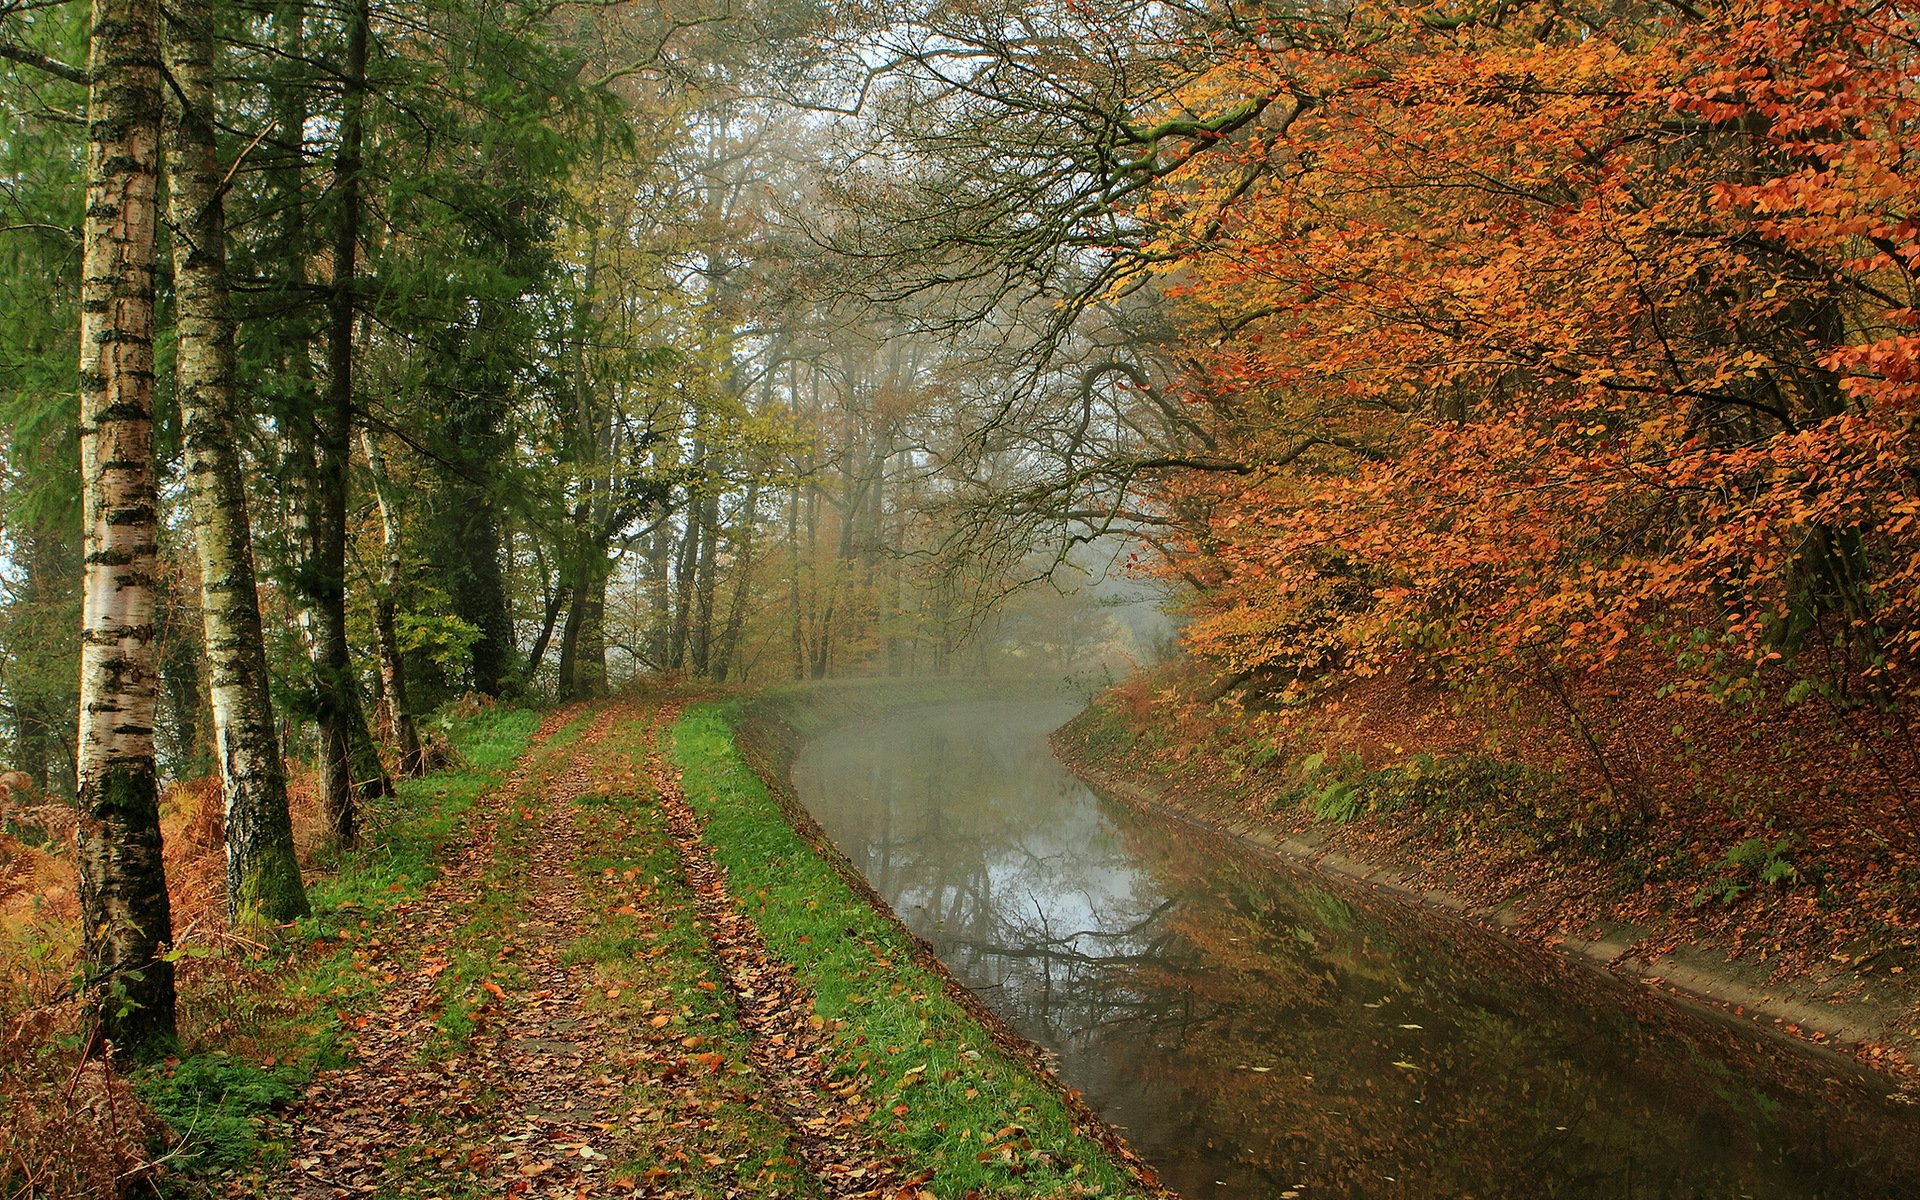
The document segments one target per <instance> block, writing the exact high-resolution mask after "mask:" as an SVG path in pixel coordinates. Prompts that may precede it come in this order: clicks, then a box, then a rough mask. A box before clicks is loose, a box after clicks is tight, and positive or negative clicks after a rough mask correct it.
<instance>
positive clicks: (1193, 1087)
mask: <svg viewBox="0 0 1920 1200" xmlns="http://www.w3.org/2000/svg"><path fill="white" fill-rule="evenodd" d="M1073 707H1074V706H1073V704H1072V703H1071V702H1069V701H1064V700H1060V701H1044V700H1043V701H1033V702H1019V703H1007V704H992V703H978V702H969V703H956V704H952V705H946V706H941V707H937V708H930V709H924V710H919V711H915V712H911V713H907V714H903V715H900V716H897V717H893V718H889V719H885V720H881V721H876V722H870V723H866V724H862V725H858V726H854V727H850V728H844V729H840V730H837V731H834V732H830V733H828V734H827V735H825V736H823V737H821V738H819V739H818V740H816V741H815V742H814V743H812V744H811V745H810V746H808V747H807V748H806V749H805V750H804V751H803V753H802V754H801V755H800V758H799V760H798V761H797V762H796V764H795V766H794V769H793V779H794V783H795V786H796V790H797V792H798V794H799V797H800V799H801V801H802V802H803V803H804V804H805V805H806V806H807V807H808V808H809V810H810V811H812V813H813V814H814V815H815V817H817V818H818V819H819V820H820V822H821V823H822V825H823V826H824V827H825V828H826V829H827V831H828V833H829V834H830V835H831V836H832V837H833V838H834V839H835V841H836V842H837V843H838V844H839V846H840V848H841V849H842V850H843V851H844V852H845V853H846V854H847V855H848V856H849V857H850V858H851V859H852V860H853V862H854V863H855V864H856V865H857V866H858V867H859V868H860V869H861V870H862V871H863V872H864V873H865V874H866V876H867V878H868V879H869V880H870V881H871V882H872V883H873V885H874V886H875V887H876V889H878V890H879V892H880V893H881V894H882V895H883V896H885V897H886V898H887V899H888V901H889V902H890V903H891V904H892V905H893V906H894V908H895V911H896V912H898V913H899V915H900V916H901V918H902V919H903V920H904V921H905V922H906V923H907V925H908V926H909V927H910V928H912V929H913V930H914V932H916V933H917V934H919V935H920V936H921V937H924V938H926V939H927V940H928V941H929V942H930V943H931V944H932V945H933V947H934V948H935V950H936V952H937V953H938V954H939V955H940V957H941V958H942V959H943V960H944V961H945V962H946V963H947V964H948V965H949V966H950V967H951V968H952V969H953V971H954V973H955V974H956V975H957V976H958V977H959V978H960V979H961V980H962V981H964V982H965V983H966V984H967V985H968V986H969V987H971V988H973V989H974V990H975V991H977V992H978V993H979V994H980V995H981V996H982V997H984V998H985V999H986V1000H987V1001H988V1002H989V1003H990V1004H991V1005H993V1007H994V1008H995V1009H996V1010H997V1011H999V1012H1000V1013H1001V1015H1002V1016H1004V1017H1005V1018H1006V1019H1007V1020H1008V1021H1009V1022H1010V1023H1011V1024H1012V1025H1013V1026H1014V1027H1015V1028H1016V1029H1018V1030H1019V1031H1020V1032H1021V1033H1023V1034H1024V1035H1026V1036H1027V1037H1029V1038H1031V1039H1033V1040H1034V1041H1036V1042H1038V1043H1040V1044H1041V1045H1043V1046H1045V1047H1047V1048H1048V1049H1049V1050H1051V1051H1052V1052H1054V1053H1055V1054H1056V1055H1058V1058H1059V1073H1060V1075H1061V1077H1062V1078H1063V1079H1064V1080H1065V1082H1066V1083H1067V1084H1068V1085H1069V1086H1072V1087H1076V1088H1079V1089H1081V1090H1082V1091H1084V1092H1085V1093H1086V1096H1087V1099H1088V1100H1089V1102H1090V1103H1092V1104H1093V1106H1094V1107H1095V1108H1097V1109H1098V1110H1099V1111H1101V1112H1102V1113H1104V1114H1105V1115H1106V1116H1107V1117H1108V1118H1109V1119H1111V1120H1113V1121H1114V1122H1115V1123H1116V1124H1118V1125H1120V1126H1121V1127H1122V1128H1124V1129H1125V1130H1126V1131H1127V1134H1128V1136H1129V1137H1130V1139H1131V1140H1132V1141H1133V1143H1134V1145H1135V1146H1136V1147H1137V1148H1138V1149H1139V1150H1140V1151H1141V1153H1142V1154H1144V1155H1145V1156H1146V1157H1147V1159H1148V1160H1149V1161H1151V1162H1153V1163H1154V1164H1155V1165H1156V1167H1157V1168H1158V1169H1159V1170H1160V1171H1161V1173H1162V1175H1163V1177H1164V1178H1165V1180H1166V1182H1168V1183H1169V1184H1170V1185H1172V1186H1173V1187H1174V1188H1176V1189H1177V1190H1178V1191H1180V1192H1181V1193H1182V1194H1183V1195H1186V1196H1190V1197H1199V1196H1215V1195H1217V1196H1249V1197H1265V1196H1276V1197H1278V1196H1287V1195H1291V1194H1295V1193H1297V1194H1298V1195H1300V1196H1305V1197H1315V1196H1343V1197H1376V1196H1409V1197H1432V1198H1435V1200H1438V1198H1440V1197H1462V1196H1477V1197H1513V1198H1515V1200H1520V1198H1522V1197H1527V1198H1531V1197H1594V1198H1602V1197H1606V1198H1612V1197H1619V1198H1623V1200H1624V1198H1627V1197H1642V1198H1650V1197H1670V1198H1675V1200H1678V1198H1682V1197H1688V1198H1693V1197H1698V1198H1702V1200H1705V1198H1719V1197H1727V1198H1732V1197H1765V1198H1777V1200H1787V1198H1789V1197H1792V1198H1842V1197H1889V1198H1891V1197H1896V1196H1898V1197H1907V1196H1912V1195H1915V1194H1917V1193H1920V1164H1916V1163H1915V1162H1914V1161H1913V1158H1912V1155H1911V1153H1910V1149H1911V1146H1912V1144H1913V1134H1914V1132H1915V1128H1916V1120H1915V1115H1916V1114H1915V1113H1914V1111H1913V1110H1912V1109H1911V1108H1908V1107H1904V1106H1901V1105H1898V1104H1896V1103H1894V1102H1892V1101H1890V1100H1889V1099H1888V1098H1887V1097H1886V1096H1885V1095H1884V1093H1885V1092H1886V1091H1887V1090H1888V1089H1887V1086H1886V1085H1885V1084H1884V1083H1883V1082H1881V1081H1879V1080H1877V1079H1876V1078H1874V1077H1872V1076H1871V1075H1869V1074H1867V1073H1865V1072H1864V1071H1861V1070H1858V1069H1856V1068H1854V1067H1852V1066H1851V1064H1846V1063H1843V1062H1840V1061H1839V1060H1835V1059H1831V1058H1828V1057H1825V1056H1820V1055H1816V1054H1814V1053H1811V1052H1808V1051H1805V1050H1802V1049H1801V1048H1800V1047H1797V1046H1794V1045H1791V1044H1787V1043H1784V1042H1781V1041H1780V1040H1778V1039H1776V1038H1773V1037H1770V1036H1767V1035H1765V1034H1763V1033H1761V1032H1760V1031H1758V1030H1755V1029H1751V1028H1747V1027H1744V1026H1741V1025H1738V1024H1734V1023H1730V1022H1724V1021H1721V1020H1718V1019H1715V1018H1713V1017H1710V1016H1706V1015H1702V1014H1697V1013H1694V1012H1692V1011H1690V1010H1683V1009H1681V1008H1678V1007H1676V1006H1675V1005H1673V1004H1671V1003H1669V1002H1666V1001H1663V1000H1661V999H1660V998H1659V997H1657V996H1653V995H1651V994H1648V993H1645V992H1643V991H1641V990H1639V989H1634V988H1629V987H1626V986H1624V985H1620V984H1617V983H1615V982H1613V981H1611V980H1609V979H1606V978H1604V977H1601V976H1598V975H1596V974H1594V973H1593V972H1591V971H1587V970H1583V969H1580V968H1576V967H1574V966H1571V965H1569V964H1565V963H1562V962H1560V961H1558V960H1557V959H1555V958H1553V957H1552V956H1550V955H1548V954H1545V953H1542V952H1539V951H1535V950H1531V949H1528V948H1524V947H1517V946H1514V945H1511V944H1509V943H1507V942H1505V941H1503V940H1501V939H1499V938H1497V937H1494V936H1493V935H1490V934H1487V933H1485V932H1483V931H1480V930H1477V929H1472V928H1468V927H1464V926H1461V925H1459V924H1458V923H1456V922H1454V921H1452V920H1451V919H1449V918H1446V917H1444V916H1441V915H1437V914H1434V913H1430V912H1427V911H1424V910H1419V909H1415V908H1412V907H1410V906H1408V905H1405V904H1403V903H1401V902H1399V901H1397V900H1396V899H1394V898H1392V897H1388V896H1385V895H1382V894H1379V893H1376V892H1374V891H1373V890H1371V889H1367V888H1364V887H1360V886H1349V885H1346V884H1344V883H1336V882H1334V881H1329V880H1325V879H1321V878H1319V877H1316V876H1311V875H1304V874H1299V873H1296V872H1294V871H1291V870H1289V869H1286V868H1283V867H1281V866H1279V865H1278V864H1276V863H1274V862H1272V861H1270V860H1267V859H1265V858H1262V857H1259V856H1256V855H1253V854H1250V853H1248V852H1246V851H1244V850H1242V849H1241V848H1239V847H1238V846H1236V845H1234V844H1233V843H1231V842H1229V841H1227V840H1225V839H1222V838H1218V837H1215V836H1213V835H1210V834H1207V833H1205V832H1204V831H1199V830H1195V829H1193V828H1190V827H1187V826H1183V825H1179V824H1177V823H1173V822H1169V821H1164V820H1160V819H1156V818H1152V817H1148V816H1144V815H1142V814H1139V813H1136V812H1134V811H1132V810H1130V809H1127V808H1124V807H1122V806H1120V805H1117V804H1115V803H1113V802H1110V801H1107V800H1105V799H1103V798H1102V797H1100V796H1098V795H1096V794H1094V793H1093V792H1092V791H1091V790H1089V789H1088V788H1087V787H1085V786H1084V785H1083V784H1081V783H1080V782H1079V781H1078V780H1077V779H1076V778H1074V777H1073V776H1072V775H1071V774H1070V773H1069V772H1068V771H1066V769H1065V768H1064V767H1062V766H1061V765H1060V764H1059V763H1058V761H1057V760H1056V759H1054V757H1053V755H1052V753H1051V751H1050V750H1049V749H1048V746H1047V743H1046V734H1047V732H1048V731H1049V730H1050V729H1052V728H1053V727H1055V726H1056V725H1058V724H1059V723H1060V722H1062V721H1064V720H1065V719H1066V718H1067V717H1069V716H1070V715H1072V712H1073Z"/></svg>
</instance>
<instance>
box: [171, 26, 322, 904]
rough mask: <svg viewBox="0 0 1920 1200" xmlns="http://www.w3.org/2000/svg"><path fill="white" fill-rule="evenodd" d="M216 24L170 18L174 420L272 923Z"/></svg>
mask: <svg viewBox="0 0 1920 1200" xmlns="http://www.w3.org/2000/svg"><path fill="white" fill-rule="evenodd" d="M213 17H214V9H213V4H212V3H211V0H177V2H176V3H175V4H173V5H172V6H170V7H169V9H168V11H167V18H166V34H167V41H166V62H167V70H168V71H169V72H170V73H171V74H172V76H173V82H174V89H173V90H174V95H175V98H176V104H175V107H174V112H173V120H172V122H171V133H172V137H171V144H170V146H169V155H168V160H167V192H168V199H169V203H170V207H171V210H172V211H171V216H172V226H173V277H174V306H175V311H176V314H177V321H178V329H177V336H178V346H177V350H176V358H177V364H178V365H177V371H178V376H179V399H180V415H181V422H182V424H183V426H184V427H185V434H184V438H183V440H184V443H185V451H186V469H187V470H186V474H187V491H188V495H189V498H190V502H191V504H192V507H193V521H194V532H195V537H194V544H195V549H196V552H197V553H198V555H199V560H200V579H201V618H202V621H203V623H204V628H205V634H206V653H207V659H208V663H207V666H208V668H209V680H208V682H209V685H210V687H209V690H210V692H211V694H212V699H213V728H214V742H215V745H216V746H217V748H218V754H219V759H220V784H221V794H222V799H223V801H224V805H225V810H226V849H227V915H228V917H229V918H238V917H240V916H241V915H242V914H243V913H251V914H253V915H256V916H258V917H261V918H264V919H265V920H269V921H276V922H277V921H289V920H292V919H293V918H295V917H298V916H302V915H304V914H305V913H306V912H307V911H308V909H307V898H306V890H305V888H304V887H302V885H301V882H300V866H299V863H298V861H297V860H296V859H295V856H294V849H293V823H292V820H291V818H290V816H289V814H288V810H287V780H286V767H285V764H284V762H283V761H282V759H281V756H280V738H279V733H278V731H277V728H276V726H275V725H274V715H273V698H272V696H271V694H270V692H269V689H268V678H269V677H268V673H267V652H266V645H265V642H264V640H263V638H262V634H261V626H260V606H259V599H258V590H257V588H256V586H255V579H254V568H253V538H252V535H251V531H250V529H249V527H248V522H247V492H246V481H245V479H244V477H243V475H242V470H241V467H242V464H241V461H240V449H239V419H240V412H239V409H238V406H237V396H236V392H235V384H234V333H233V320H232V317H231V315H230V314H229V312H228V303H227V301H228V296H227V293H228V283H227V224H226V206H225V198H224V196H223V194H222V193H223V186H222V185H223V178H224V177H223V175H222V172H221V168H220V160H219V153H218V149H217V147H216V145H215V141H214V124H213V89H214V73H213Z"/></svg>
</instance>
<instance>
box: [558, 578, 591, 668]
mask: <svg viewBox="0 0 1920 1200" xmlns="http://www.w3.org/2000/svg"><path fill="white" fill-rule="evenodd" d="M578 569H579V568H578V567H575V568H574V570H576V571H577V570H578ZM569 573H571V572H569ZM563 590H564V591H565V592H566V596H567V622H566V624H565V625H563V626H561V629H560V688H559V698H560V699H561V700H563V701H565V700H579V699H581V698H582V697H584V695H585V693H584V692H582V691H581V690H580V626H581V623H582V622H583V621H584V620H585V619H586V616H587V583H586V580H584V579H575V580H573V581H572V582H571V583H569V584H568V585H566V587H565V588H564V589H563Z"/></svg>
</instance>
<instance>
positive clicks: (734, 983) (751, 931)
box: [647, 704, 925, 1200]
mask: <svg viewBox="0 0 1920 1200" xmlns="http://www.w3.org/2000/svg"><path fill="white" fill-rule="evenodd" d="M680 707H681V706H680V705H678V704H668V705H665V706H663V707H661V708H660V710H659V711H658V712H657V713H656V714H655V716H654V721H653V727H652V731H651V736H650V737H649V739H648V742H649V745H648V750H647V769H648V772H649V774H650V775H651V776H652V780H653V790H654V793H655V795H657V796H658V797H659V804H660V813H661V816H662V817H664V818H665V820H666V824H667V830H668V832H669V833H670V834H671V835H672V837H673V841H674V844H675V845H676V846H677V847H678V848H679V851H680V864H681V870H682V872H683V874H684V878H685V881H686V883H687V886H688V887H689V888H690V889H691V890H692V892H693V894H694V896H695V898H696V900H697V902H698V904H699V907H700V918H701V923H702V925H704V926H705V929H706V934H707V938H708V941H709V943H710V944H711V945H712V948H713V953H714V957H715V958H716V959H717V960H718V961H719V963H720V966H721V969H722V971H723V973H724V978H725V980H726V985H727V989H728V991H729V993H730V994H731V996H732V999H733V1003H734V1010H735V1012H736V1013H737V1015H738V1017H739V1020H740V1024H741V1025H742V1027H744V1028H745V1029H746V1030H747V1031H748V1033H749V1034H750V1035H751V1042H750V1044H749V1049H748V1058H749V1061H750V1062H751V1063H752V1065H753V1067H754V1068H755V1069H756V1070H757V1071H758V1072H759V1074H760V1076H761V1077H762V1078H763V1079H764V1080H765V1081H766V1082H767V1085H768V1088H769V1092H770V1099H771V1100H772V1103H773V1106H774V1108H775V1111H777V1112H778V1113H779V1114H780V1116H781V1117H782V1118H783V1119H784V1120H785V1122H786V1124H787V1125H788V1127H789V1128H790V1129H792V1130H793V1132H794V1135H795V1138H794V1141H795V1146H796V1148H797V1149H798V1151H799V1153H800V1156H801V1159H802V1161H803V1162H804V1163H805V1165H806V1167H807V1170H808V1172H809V1173H810V1174H811V1175H812V1176H813V1177H814V1179H815V1180H816V1181H817V1182H818V1183H819V1184H820V1186H821V1187H822V1188H823V1189H824V1190H825V1191H826V1192H827V1194H828V1195H830V1196H833V1197H837V1198H839V1197H845V1198H849V1200H851V1198H854V1197H901V1198H912V1197H915V1196H918V1195H923V1194H925V1193H922V1192H921V1191H920V1189H919V1186H918V1185H919V1183H920V1182H923V1181H924V1176H923V1177H921V1178H918V1179H904V1178H902V1175H903V1172H902V1171H901V1170H900V1168H901V1165H902V1164H901V1163H900V1161H899V1158H898V1156H897V1155H893V1154H891V1153H889V1152H888V1151H887V1150H885V1149H884V1148H883V1147H881V1146H880V1145H879V1143H878V1142H877V1141H876V1140H875V1139H874V1138H873V1137H872V1135H871V1134H869V1133H868V1131H867V1120H868V1118H869V1117H870V1116H871V1115H872V1111H873V1110H872V1108H871V1107H870V1106H869V1105H868V1104H867V1103H866V1102H865V1101H864V1100H863V1099H860V1098H859V1093H858V1092H857V1091H855V1090H854V1089H839V1088H836V1087H835V1086H834V1083H833V1078H832V1064H831V1050H832V1047H831V1044H830V1043H829V1041H828V1038H827V1035H826V1033H825V1031H824V1029H823V1027H822V1026H821V1025H820V1023H819V1022H818V1020H817V1018H815V1017H814V1016H813V1013H812V1004H811V1002H810V997H809V994H808V990H807V989H806V987H804V986H803V985H802V984H801V983H800V982H799V980H797V979H796V978H795V977H794V973H793V970H792V968H790V967H789V966H788V965H787V964H785V963H783V962H780V961H779V960H777V959H775V958H774V957H773V955H772V954H771V953H770V952H769V951H768V949H767V946H766V942H765V941H764V940H763V939H762V938H761V936H760V931H759V930H758V929H756V928H755V927H754V925H753V922H752V921H750V920H748V918H747V916H746V915H745V914H744V913H743V912H741V910H740V906H739V905H738V904H737V903H735V901H734V899H733V896H732V895H731V894H730V893H729V892H728V891H727V884H726V873H725V872H724V871H723V870H722V869H721V868H720V866H719V864H718V863H716V862H715V861H714V859H713V854H712V852H711V851H710V850H709V848H708V846H707V843H706V842H705V840H704V839H703V837H702V829H701V824H700V818H699V816H698V815H696V814H695V813H694V811H693V809H692V808H691V807H689V806H688V804H687V802H686V798H685V796H684V794H683V793H682V791H681V781H680V773H679V771H677V770H676V769H675V768H674V767H673V765H672V764H671V763H670V762H669V761H668V760H667V757H666V755H665V753H664V752H663V751H662V750H661V746H662V744H663V742H665V741H666V740H667V739H668V738H669V737H670V736H671V733H672V729H673V725H674V722H675V720H676V719H677V718H678V717H679V713H680Z"/></svg>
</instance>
